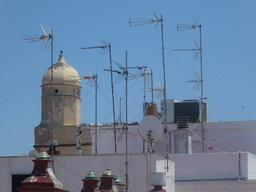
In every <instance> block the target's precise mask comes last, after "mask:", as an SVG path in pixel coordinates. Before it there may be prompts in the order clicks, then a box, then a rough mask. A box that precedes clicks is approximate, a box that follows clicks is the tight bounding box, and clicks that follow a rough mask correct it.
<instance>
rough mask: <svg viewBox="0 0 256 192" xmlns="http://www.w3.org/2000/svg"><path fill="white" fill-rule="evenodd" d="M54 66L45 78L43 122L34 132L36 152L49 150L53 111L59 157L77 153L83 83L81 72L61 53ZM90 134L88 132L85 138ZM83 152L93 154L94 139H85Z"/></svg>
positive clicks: (42, 101)
mask: <svg viewBox="0 0 256 192" xmlns="http://www.w3.org/2000/svg"><path fill="white" fill-rule="evenodd" d="M51 67H52V68H53V69H51ZM51 67H49V68H48V69H47V71H46V72H45V74H44V76H43V78H42V86H41V88H42V97H41V123H40V124H39V125H38V126H37V127H35V129H34V135H35V145H34V148H35V149H36V150H37V151H42V150H48V149H49V146H47V142H48V141H49V140H50V138H51V109H52V108H53V117H52V118H53V122H52V129H53V139H54V140H56V141H57V142H58V146H56V147H55V148H56V150H57V151H59V152H60V154H73V153H75V151H76V128H77V126H78V125H79V124H80V123H81V98H80V90H81V86H80V84H81V81H80V79H79V74H78V72H77V71H76V70H75V69H74V68H73V67H72V66H70V65H69V64H68V63H67V62H66V61H65V59H64V55H62V54H61V55H60V56H59V60H58V61H57V63H55V64H54V65H53V66H51ZM51 71H53V83H51ZM52 87H53V98H52V99H53V102H52V105H51V96H52V95H51V94H52ZM84 132H86V131H84ZM88 134H90V132H89V131H87V133H85V134H83V135H88ZM82 153H87V154H88V153H91V137H86V139H85V138H84V139H82Z"/></svg>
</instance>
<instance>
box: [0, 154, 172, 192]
mask: <svg viewBox="0 0 256 192" xmlns="http://www.w3.org/2000/svg"><path fill="white" fill-rule="evenodd" d="M33 159H35V157H1V158H0V167H1V169H0V191H1V192H2V191H11V177H10V176H11V175H12V174H29V173H31V172H32V169H33V167H34V163H33V162H32V160H33ZM146 162H147V156H145V155H144V154H129V156H128V163H129V165H128V169H129V174H128V175H129V181H130V182H129V183H130V185H129V191H133V192H138V191H148V190H149V189H151V188H152V187H150V186H149V187H147V183H146V182H147V163H146ZM165 164H166V160H164V157H163V156H159V155H152V156H151V171H152V172H163V171H164V170H165V169H164V167H165V166H166V165H165ZM168 164H169V166H170V168H171V169H170V170H169V172H168V174H167V182H166V183H168V185H167V186H166V188H167V189H168V191H172V192H173V191H174V189H175V185H174V180H172V179H171V178H173V177H174V165H173V164H174V163H173V162H172V161H170V160H169V161H168ZM106 169H111V170H112V172H113V174H115V175H117V176H120V177H121V179H122V180H123V182H124V183H125V180H126V179H125V170H126V168H125V155H81V156H78V155H70V156H54V170H55V175H56V177H57V179H58V180H59V181H60V182H61V183H62V184H63V187H64V189H65V190H68V191H70V192H80V191H81V189H82V187H83V182H82V179H84V178H85V177H86V175H87V173H88V172H89V171H94V172H95V173H96V176H98V177H101V176H102V174H103V172H104V171H105V170H106Z"/></svg>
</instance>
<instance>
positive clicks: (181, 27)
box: [175, 18, 206, 151]
mask: <svg viewBox="0 0 256 192" xmlns="http://www.w3.org/2000/svg"><path fill="white" fill-rule="evenodd" d="M193 19H194V21H195V23H196V24H195V25H191V24H178V25H177V30H178V31H182V30H188V29H196V28H199V39H200V43H199V46H198V45H197V43H196V45H197V46H198V49H183V50H181V51H190V50H193V51H196V50H197V51H199V53H200V73H201V74H200V77H198V78H199V80H198V81H188V82H196V83H200V89H201V97H200V102H201V103H200V115H199V119H200V120H201V125H202V141H203V142H202V151H204V140H205V138H204V119H203V117H204V113H203V107H204V106H203V102H204V99H206V97H204V90H203V46H202V25H200V24H198V22H197V20H196V19H195V18H193ZM175 51H176V50H175ZM178 51H180V50H178ZM197 54H198V52H197V53H196V54H195V56H194V57H195V58H196V56H197ZM196 76H197V75H196ZM195 87H196V88H197V87H199V85H196V86H195Z"/></svg>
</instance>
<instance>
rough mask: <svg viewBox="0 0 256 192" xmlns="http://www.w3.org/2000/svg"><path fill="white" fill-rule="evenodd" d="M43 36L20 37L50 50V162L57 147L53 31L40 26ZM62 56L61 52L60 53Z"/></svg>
mask: <svg viewBox="0 0 256 192" xmlns="http://www.w3.org/2000/svg"><path fill="white" fill-rule="evenodd" d="M40 27H41V29H42V31H43V33H44V34H43V35H21V36H28V38H25V39H24V40H28V43H32V42H36V41H42V44H41V47H42V48H44V49H50V48H51V118H50V138H49V141H48V142H47V144H48V145H49V146H51V152H52V160H53V155H54V151H55V146H57V145H58V142H57V141H54V130H53V37H54V35H53V31H52V30H51V29H50V28H49V27H47V26H44V25H40ZM61 54H62V51H61ZM53 171H54V164H53Z"/></svg>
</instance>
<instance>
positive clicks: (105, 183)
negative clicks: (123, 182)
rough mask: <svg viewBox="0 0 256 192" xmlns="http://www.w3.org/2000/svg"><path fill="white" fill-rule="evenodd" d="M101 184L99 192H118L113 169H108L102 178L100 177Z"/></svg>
mask: <svg viewBox="0 0 256 192" xmlns="http://www.w3.org/2000/svg"><path fill="white" fill-rule="evenodd" d="M100 179H101V183H100V187H99V189H98V190H97V192H112V191H118V189H117V186H116V179H117V178H116V177H115V175H113V174H112V172H111V169H106V171H105V172H104V173H103V175H102V177H100Z"/></svg>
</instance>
